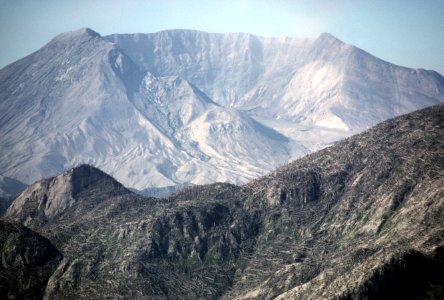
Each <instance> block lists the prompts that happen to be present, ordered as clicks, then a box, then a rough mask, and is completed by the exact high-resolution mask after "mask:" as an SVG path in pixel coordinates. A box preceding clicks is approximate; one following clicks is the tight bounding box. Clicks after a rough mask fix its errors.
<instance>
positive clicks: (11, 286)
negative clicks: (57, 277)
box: [0, 220, 62, 299]
mask: <svg viewBox="0 0 444 300" xmlns="http://www.w3.org/2000/svg"><path fill="white" fill-rule="evenodd" d="M0 255H1V263H0V278H1V279H0V297H1V298H2V299H41V298H42V297H43V293H44V291H45V289H46V284H47V282H48V279H49V277H50V276H51V275H52V273H53V272H54V271H55V269H56V268H57V265H58V264H59V262H60V261H61V259H62V255H61V254H60V252H59V251H58V250H57V249H56V248H55V247H54V246H53V245H52V244H51V243H50V242H49V241H48V240H47V239H46V238H44V237H42V236H41V235H39V234H37V233H36V232H33V231H31V230H29V229H27V228H25V227H23V226H20V225H18V224H13V223H9V222H5V221H1V220H0Z"/></svg>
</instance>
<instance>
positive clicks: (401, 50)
mask: <svg viewBox="0 0 444 300" xmlns="http://www.w3.org/2000/svg"><path fill="white" fill-rule="evenodd" d="M81 27H89V28H91V29H93V30H95V31H97V32H99V33H100V34H102V35H107V34H111V33H136V32H138V33H149V32H156V31H160V30H165V29H196V30H202V31H207V32H219V33H226V32H249V33H253V34H256V35H261V36H291V37H316V36H318V35H319V34H320V33H322V32H329V33H331V34H333V35H334V36H336V37H338V38H339V39H341V40H343V41H344V42H346V43H349V44H353V45H356V46H358V47H360V48H362V49H363V50H365V51H367V52H370V53H371V54H373V55H375V56H377V57H379V58H382V59H384V60H387V61H389V62H392V63H395V64H398V65H402V66H407V67H414V68H425V69H431V70H436V71H438V72H440V73H441V74H442V75H444V0H403V1H402V0H338V1H334V0H330V1H328V0H319V1H316V0H293V1H290V0H270V1H265V0H254V1H253V0H237V1H235V0H226V1H210V0H207V1H200V0H193V1H185V0H182V1H179V0H144V1H143V0H126V1H124V0H120V1H118V0H103V1H99V0H87V1H86V0H41V1H37V0H34V1H33V0H0V45H1V46H0V68H2V67H4V66H5V65H7V64H9V63H11V62H13V61H15V60H17V59H19V58H22V57H24V56H26V55H28V54H30V53H32V52H33V51H36V50H37V49H39V48H40V47H42V46H43V45H44V44H46V43H47V42H49V40H50V39H51V38H53V37H54V36H56V35H57V34H59V33H61V32H65V31H70V30H76V29H78V28H81Z"/></svg>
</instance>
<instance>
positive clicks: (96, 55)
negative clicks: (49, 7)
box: [0, 29, 290, 189]
mask: <svg viewBox="0 0 444 300" xmlns="http://www.w3.org/2000/svg"><path fill="white" fill-rule="evenodd" d="M0 112H1V114H0V116H1V118H0V170H1V171H0V173H1V174H2V175H5V176H8V177H12V178H17V179H20V180H22V181H23V182H26V183H29V184H30V183H32V182H34V181H37V180H40V179H42V178H47V177H50V176H54V175H56V174H59V173H61V172H63V171H64V170H66V169H69V168H71V167H73V166H76V165H79V164H82V163H89V164H93V165H96V166H98V167H101V168H103V169H104V170H105V171H107V172H108V173H110V174H112V175H113V176H115V177H116V178H117V179H118V180H119V181H121V182H122V183H124V184H125V185H126V186H129V187H132V188H137V189H145V188H148V187H162V186H171V185H176V184H180V183H187V182H191V183H211V182H215V181H231V182H237V183H241V182H246V181H247V180H249V179H252V178H256V177H258V176H260V175H263V174H264V173H265V172H266V171H270V170H272V169H274V168H275V167H276V166H278V165H282V164H284V163H286V162H287V161H288V159H289V157H290V155H289V149H288V143H289V142H288V139H287V138H286V137H284V136H283V135H281V134H279V133H277V132H276V131H274V130H272V129H271V128H268V127H266V126H264V125H263V124H260V123H258V122H257V121H255V120H253V119H252V118H251V117H249V116H248V115H247V114H245V113H243V112H240V111H237V110H235V109H230V108H225V107H222V106H220V105H218V104H216V103H215V102H214V101H212V100H211V99H210V98H209V97H208V96H207V95H205V94H204V93H203V92H201V91H200V90H199V89H198V88H197V87H195V86H193V85H192V84H190V83H189V82H187V81H186V80H184V79H182V78H180V77H178V76H168V77H155V76H153V75H152V74H150V73H148V72H146V71H145V70H144V68H143V66H139V65H136V64H135V63H134V62H133V61H132V60H131V58H129V57H128V56H127V55H126V54H125V53H124V52H123V51H122V50H121V49H120V48H118V47H117V46H116V45H115V44H113V43H111V42H109V41H106V40H105V39H104V38H102V37H101V36H100V35H99V34H98V33H96V32H94V31H92V30H90V29H80V30H77V31H74V32H69V33H64V34H61V35H59V36H57V37H55V38H54V39H53V40H52V41H51V42H50V43H48V44H47V45H45V46H44V47H43V48H42V49H40V50H38V51H37V52H35V53H33V54H31V55H30V56H28V57H25V58H24V59H22V60H20V61H17V62H16V63H13V64H11V65H9V66H7V67H5V68H4V69H2V70H0ZM257 149H260V153H259V151H258V150H257ZM123 166H124V167H123Z"/></svg>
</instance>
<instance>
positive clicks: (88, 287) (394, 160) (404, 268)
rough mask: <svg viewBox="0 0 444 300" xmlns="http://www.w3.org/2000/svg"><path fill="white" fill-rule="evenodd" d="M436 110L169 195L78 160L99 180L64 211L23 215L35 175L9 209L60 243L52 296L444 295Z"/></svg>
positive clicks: (443, 145) (442, 141)
mask: <svg viewBox="0 0 444 300" xmlns="http://www.w3.org/2000/svg"><path fill="white" fill-rule="evenodd" d="M442 120H444V106H443V105H439V106H434V107H430V108H427V109H424V110H421V111H417V112H414V113H411V114H408V115H405V116H402V117H398V118H395V119H391V120H388V121H386V122H383V123H381V124H380V125H378V126H376V127H374V128H372V129H370V130H368V131H365V132H364V133H362V134H359V135H356V136H353V137H351V138H348V139H346V140H344V141H342V142H340V143H338V144H336V145H335V146H332V147H329V148H326V149H324V150H321V151H319V152H316V153H314V154H311V155H308V156H306V157H304V158H302V159H299V160H297V161H295V162H293V163H290V164H288V165H287V166H284V167H281V168H280V169H278V170H276V171H275V172H272V173H270V174H269V175H267V176H264V177H261V178H259V179H257V180H254V181H252V182H250V183H248V184H246V185H244V186H235V185H230V184H220V183H219V184H212V185H207V186H195V187H189V188H185V189H183V190H181V191H178V192H177V193H176V194H174V195H172V196H171V197H169V198H168V199H155V198H144V197H141V196H138V195H135V194H132V193H130V192H127V191H126V190H123V191H122V188H121V186H120V185H117V184H115V185H113V184H111V185H110V184H109V182H110V181H109V180H110V179H106V180H95V181H90V180H86V179H87V178H89V177H90V176H92V175H93V177H94V176H95V175H94V174H97V172H99V171H94V172H92V171H91V172H89V173H88V172H85V170H96V169H94V168H92V167H89V166H81V167H80V169H81V170H83V171H82V172H81V173H80V174H82V176H81V177H80V178H84V180H86V181H87V182H91V185H87V186H83V185H81V187H82V188H80V190H79V191H78V192H79V193H78V194H76V195H77V196H76V198H75V199H76V202H75V203H74V204H72V205H70V206H67V208H66V209H65V210H64V212H63V213H61V214H60V215H46V217H45V219H44V220H43V221H42V218H40V217H37V218H31V219H28V216H29V214H30V212H32V211H41V208H40V209H39V204H41V203H43V202H42V199H44V198H45V196H44V194H48V193H49V192H50V189H45V188H44V185H42V184H41V183H37V184H35V185H33V186H31V187H30V188H29V190H28V191H31V190H32V191H34V192H33V193H31V194H33V195H35V197H34V198H32V197H29V196H25V197H24V195H29V193H27V192H25V193H23V194H22V195H21V196H20V197H19V198H17V199H16V200H15V203H14V204H13V206H12V207H11V208H10V209H9V210H8V212H7V213H6V215H5V216H4V219H6V220H8V221H16V222H17V221H18V222H22V223H23V222H26V224H27V225H28V226H29V227H31V228H33V229H34V230H36V231H37V232H39V233H40V234H42V235H44V236H46V237H47V238H49V240H50V241H51V242H52V243H53V244H54V245H55V246H56V247H57V248H58V249H59V251H60V252H61V253H63V260H62V261H61V263H60V264H59V266H58V267H57V270H56V271H55V272H54V273H53V275H52V276H51V278H50V279H49V281H48V284H47V286H46V289H45V296H44V298H47V299H52V298H72V299H74V298H76V297H78V296H79V295H82V296H85V297H92V298H101V297H116V296H117V297H123V298H144V297H145V298H155V299H173V298H197V299H198V298H205V299H217V298H220V299H272V298H278V299H364V298H366V299H388V298H400V297H401V298H405V299H423V298H424V297H429V298H431V297H435V298H437V299H439V297H442V295H443V294H442V290H443V287H444V278H443V275H442V272H441V271H440V270H442V267H443V262H444V261H443V249H444V248H443V247H444V238H443V237H444V223H443V220H444V219H443V216H444V197H443V195H444V189H443V188H444V176H443V170H444V161H443V159H442V154H443V153H442V149H444V136H443V132H444V123H443V122H442ZM70 172H71V173H73V172H74V173H75V172H77V171H76V169H73V170H71V171H69V172H68V173H66V174H63V175H60V176H58V177H55V178H53V179H51V180H50V181H51V182H59V181H61V180H62V178H65V177H69V176H70V175H69V174H70ZM91 174H92V175H91ZM103 176H104V177H105V175H103ZM105 178H108V177H107V176H106V177H105ZM65 182H67V183H65V184H64V185H65V186H67V187H68V190H71V189H72V184H71V183H69V182H71V181H65ZM102 186H103V187H107V186H108V187H109V189H108V190H106V189H103V188H102ZM43 191H44V192H43ZM101 191H104V193H101ZM105 191H106V192H105ZM26 198H29V199H28V200H26ZM68 198H69V197H68ZM48 199H49V197H48ZM96 199H99V200H100V201H96ZM25 203H29V206H28V207H27V209H24V208H23V209H19V207H20V206H23V207H25ZM80 203H85V204H82V205H83V206H82V205H81V204H80ZM86 203H89V205H88V206H86ZM76 212H79V213H76ZM431 299H433V298H431Z"/></svg>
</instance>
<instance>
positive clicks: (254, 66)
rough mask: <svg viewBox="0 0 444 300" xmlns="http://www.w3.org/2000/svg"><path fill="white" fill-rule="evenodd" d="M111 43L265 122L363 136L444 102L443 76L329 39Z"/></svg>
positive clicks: (154, 38)
mask: <svg viewBox="0 0 444 300" xmlns="http://www.w3.org/2000/svg"><path fill="white" fill-rule="evenodd" d="M105 39H107V40H109V41H112V42H114V43H116V44H117V45H118V46H119V47H120V48H121V49H123V51H125V53H127V54H128V56H129V57H131V58H132V59H133V61H135V62H136V63H138V64H140V65H143V66H144V67H145V68H146V69H147V70H148V71H150V72H152V73H153V74H155V75H158V76H171V75H176V76H180V77H182V78H184V79H186V80H188V81H189V82H191V83H192V84H194V85H195V86H197V87H199V88H200V89H201V90H202V91H203V92H205V93H206V94H207V95H209V96H210V98H212V99H214V100H215V101H216V102H218V103H220V104H221V105H224V106H233V107H235V108H238V109H241V110H247V111H249V112H250V114H252V115H253V116H255V117H256V118H258V119H259V120H263V119H265V120H268V119H270V118H271V119H276V118H277V119H279V120H291V121H293V122H296V123H297V124H299V123H301V122H303V123H308V124H312V125H313V124H315V125H320V126H324V127H329V128H340V129H348V130H352V131H355V132H359V131H362V130H363V129H367V128H369V127H370V126H373V125H375V124H377V123H379V122H381V121H383V120H386V119H388V118H392V117H394V116H397V115H401V114H404V113H408V112H411V111H414V110H417V109H420V108H423V107H426V106H430V105H434V104H438V103H441V102H443V101H444V78H443V77H442V76H441V75H440V74H438V73H436V72H433V71H426V70H422V69H418V70H415V69H409V68H404V67H400V66H396V65H393V64H390V63H388V62H385V61H383V60H380V59H378V58H376V57H374V56H372V55H370V54H369V53H366V52H365V51H363V50H361V49H359V48H357V47H354V46H352V45H348V44H345V43H343V42H342V41H340V40H338V39H336V38H335V37H334V36H332V35H330V34H328V33H324V34H321V35H320V36H319V37H318V38H316V39H296V38H263V37H259V36H254V35H251V34H246V33H232V34H212V33H206V32H200V31H187V30H171V31H161V32H158V33H151V34H113V35H110V36H106V37H105ZM278 128H279V126H276V129H278Z"/></svg>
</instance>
